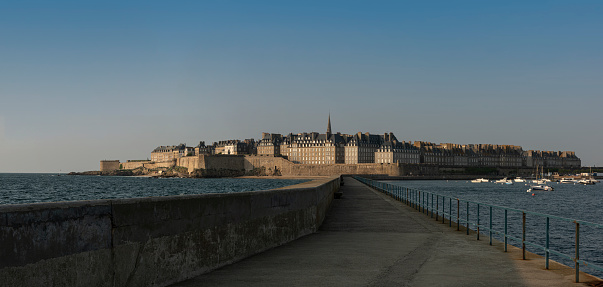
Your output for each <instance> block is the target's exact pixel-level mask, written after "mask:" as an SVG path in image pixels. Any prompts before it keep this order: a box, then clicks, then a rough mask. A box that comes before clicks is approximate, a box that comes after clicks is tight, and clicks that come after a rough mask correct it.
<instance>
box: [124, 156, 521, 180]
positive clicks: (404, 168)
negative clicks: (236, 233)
mask: <svg viewBox="0 0 603 287" xmlns="http://www.w3.org/2000/svg"><path fill="white" fill-rule="evenodd" d="M121 165H122V168H123V169H135V168H138V167H143V168H145V169H154V168H159V167H163V168H169V167H174V166H181V167H185V168H187V170H188V172H189V173H190V172H192V171H194V170H195V169H215V170H220V169H228V170H245V171H251V170H253V169H255V168H262V167H263V168H265V169H266V170H267V171H274V170H275V169H276V170H278V171H279V172H280V174H281V175H283V176H335V175H341V174H363V175H387V176H392V177H398V176H416V175H427V176H432V175H455V174H457V175H458V174H463V173H464V172H465V168H463V167H444V166H438V165H433V164H393V163H360V164H294V163H292V162H290V161H288V160H286V159H284V158H282V157H275V156H258V155H198V156H187V157H181V158H178V159H175V160H170V161H166V162H150V161H144V162H124V163H121ZM497 170H498V174H499V175H509V174H524V175H526V174H527V175H529V174H531V173H532V172H533V170H532V169H531V168H527V167H524V168H504V167H499V168H497Z"/></svg>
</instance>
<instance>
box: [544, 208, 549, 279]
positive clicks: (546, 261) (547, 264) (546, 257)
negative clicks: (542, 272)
mask: <svg viewBox="0 0 603 287" xmlns="http://www.w3.org/2000/svg"><path fill="white" fill-rule="evenodd" d="M544 254H545V265H546V266H545V267H546V269H549V217H548V216H547V217H546V244H545V249H544Z"/></svg>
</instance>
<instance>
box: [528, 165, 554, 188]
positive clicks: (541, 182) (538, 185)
mask: <svg viewBox="0 0 603 287" xmlns="http://www.w3.org/2000/svg"><path fill="white" fill-rule="evenodd" d="M542 171H543V173H544V166H543V167H542ZM543 177H544V175H543ZM550 181H551V180H549V179H545V178H541V179H538V166H536V179H535V180H533V181H532V182H533V183H536V185H532V186H530V189H528V191H527V192H532V191H536V190H542V191H553V190H554V188H553V187H550V186H548V185H546V183H547V182H550Z"/></svg>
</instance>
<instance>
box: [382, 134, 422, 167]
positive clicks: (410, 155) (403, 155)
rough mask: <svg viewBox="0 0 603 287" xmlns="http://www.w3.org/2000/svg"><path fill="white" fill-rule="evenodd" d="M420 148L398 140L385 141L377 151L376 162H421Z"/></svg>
mask: <svg viewBox="0 0 603 287" xmlns="http://www.w3.org/2000/svg"><path fill="white" fill-rule="evenodd" d="M420 161H421V159H420V154H419V149H417V148H416V147H415V146H413V145H412V144H410V143H407V142H398V141H397V140H393V141H388V142H384V143H383V144H382V145H381V146H379V148H378V149H377V150H376V151H375V163H412V164H418V163H420Z"/></svg>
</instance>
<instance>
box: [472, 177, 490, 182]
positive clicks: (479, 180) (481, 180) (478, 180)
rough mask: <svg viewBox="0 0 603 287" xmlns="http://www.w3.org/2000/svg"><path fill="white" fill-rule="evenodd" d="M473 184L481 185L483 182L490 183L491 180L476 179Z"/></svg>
mask: <svg viewBox="0 0 603 287" xmlns="http://www.w3.org/2000/svg"><path fill="white" fill-rule="evenodd" d="M471 182H473V183H481V182H490V181H489V180H487V179H485V178H478V179H474V180H472V181H471Z"/></svg>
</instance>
